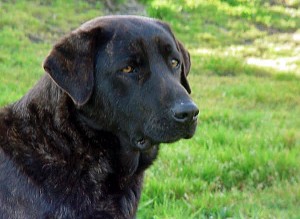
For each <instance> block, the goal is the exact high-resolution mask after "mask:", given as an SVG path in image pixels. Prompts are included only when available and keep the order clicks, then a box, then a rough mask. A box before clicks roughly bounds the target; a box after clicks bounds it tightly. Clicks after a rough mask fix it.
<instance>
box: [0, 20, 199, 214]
mask: <svg viewBox="0 0 300 219" xmlns="http://www.w3.org/2000/svg"><path fill="white" fill-rule="evenodd" d="M174 58H175V59H176V60H178V61H179V65H178V67H176V66H175V67H174V66H171V65H170V62H171V60H172V59H174ZM128 65H130V66H133V67H134V68H133V70H132V72H130V73H125V72H124V71H123V70H122V69H123V68H125V67H126V66H128ZM44 69H45V71H46V74H45V75H44V76H43V77H42V78H41V80H40V81H39V82H38V83H37V84H36V85H35V86H34V87H33V88H32V89H31V90H30V91H29V92H28V93H27V94H26V95H25V96H24V97H23V98H22V99H21V100H19V101H17V102H16V103H14V104H12V105H9V106H7V107H5V108H2V109H0V218H3V219H4V218H5V219H24V218H30V219H33V218H64V219H68V218H69V219H74V218H78V219H79V218H82V219H86V218H114V219H115V218H117V219H118V218H134V217H135V215H136V211H137V206H138V201H139V199H140V194H141V189H142V182H143V174H144V170H145V169H146V168H147V167H149V166H150V165H151V164H152V162H153V161H154V160H155V158H156V156H157V153H158V149H159V143H162V142H165V143H168V142H174V141H176V140H178V139H180V138H190V137H192V136H193V134H194V132H195V128H196V123H197V121H196V120H197V114H198V109H197V107H196V106H195V104H194V103H193V102H192V101H191V99H190V97H189V95H188V93H190V87H189V84H188V82H187V79H186V76H187V74H188V72H189V69H190V59H189V54H188V52H187V51H186V50H185V49H184V47H183V45H182V44H181V43H180V42H179V41H177V40H176V39H175V38H174V35H173V34H172V32H171V30H170V28H169V27H168V25H166V24H165V23H162V22H160V21H158V20H154V19H148V18H143V17H134V16H109V17H101V18H96V19H94V20H91V21H89V22H87V23H85V24H83V25H82V26H81V27H79V28H78V29H76V30H75V31H73V32H71V33H70V34H69V35H67V36H66V37H64V38H63V39H62V40H61V41H59V42H58V43H57V44H56V45H55V46H54V47H53V49H52V51H51V52H50V54H49V55H48V57H47V58H46V60H45V62H44ZM182 106H183V107H184V113H182ZM178 109H179V112H178ZM186 111H188V112H186Z"/></svg>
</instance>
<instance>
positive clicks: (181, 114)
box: [172, 102, 199, 123]
mask: <svg viewBox="0 0 300 219" xmlns="http://www.w3.org/2000/svg"><path fill="white" fill-rule="evenodd" d="M172 113H173V118H174V119H175V120H176V121H177V122H180V123H188V122H192V121H196V120H197V118H198V114H199V109H198V107H197V106H196V104H195V103H193V102H188V103H177V104H176V105H175V106H174V107H173V108H172Z"/></svg>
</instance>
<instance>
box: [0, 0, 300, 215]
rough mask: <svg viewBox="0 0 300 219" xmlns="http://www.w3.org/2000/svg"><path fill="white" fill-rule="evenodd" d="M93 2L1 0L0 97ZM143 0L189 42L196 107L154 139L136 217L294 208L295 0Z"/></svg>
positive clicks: (297, 113)
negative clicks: (185, 125) (193, 122)
mask: <svg viewBox="0 0 300 219" xmlns="http://www.w3.org/2000/svg"><path fill="white" fill-rule="evenodd" d="M95 2H96V1H87V2H84V1H74V2H73V1H41V3H39V2H38V1H20V0H19V1H15V3H14V4H12V3H8V2H4V1H0V14H1V19H0V51H1V52H0V75H1V77H0V82H1V83H0V105H5V104H8V103H10V102H12V101H15V100H17V99H18V98H19V97H21V96H22V95H23V94H24V93H25V92H26V91H27V90H28V89H29V88H30V87H31V86H32V85H33V84H34V83H35V82H36V80H37V79H38V78H39V77H40V75H41V74H43V70H42V68H41V63H42V61H43V59H44V57H45V56H46V55H47V53H48V52H49V50H50V48H51V45H52V44H53V43H54V41H55V40H57V39H58V38H59V37H61V36H62V35H63V34H64V33H66V32H68V31H69V30H71V29H73V28H74V27H77V26H78V25H79V24H80V23H82V22H84V21H86V20H88V19H90V18H92V17H94V16H99V15H102V14H103V12H102V11H103V6H102V5H101V4H96V3H95ZM142 2H143V3H144V4H145V5H147V11H148V14H149V15H150V16H154V17H157V18H161V19H163V20H165V21H167V22H169V23H170V24H171V26H172V28H173V30H174V31H175V33H176V36H177V37H178V38H179V39H180V40H181V41H182V42H183V43H184V44H185V45H186V47H187V48H188V49H189V51H190V53H191V56H192V70H191V73H190V75H189V79H190V81H191V87H192V96H193V98H194V100H195V102H196V103H197V104H198V105H199V107H200V110H201V115H200V120H199V127H198V129H197V132H196V135H195V137H194V138H193V139H191V140H182V141H179V142H178V143H175V144H172V145H162V147H161V151H160V155H159V158H158V160H157V161H156V162H155V164H154V165H153V166H152V167H151V168H150V169H149V170H148V171H147V172H146V178H145V185H144V191H143V195H142V201H141V203H140V208H139V212H138V218H149V219H150V218H153V219H154V218H178V219H181V218H300V212H299V206H300V198H299V197H300V181H299V180H300V159H299V158H300V56H299V51H300V29H299V27H300V10H299V9H297V8H296V7H299V6H300V1H298V0H287V1H285V2H286V5H285V6H283V5H282V3H281V1H279V0H278V1H276V0H275V1H274V0H273V1H272V2H273V3H274V4H272V5H270V4H268V3H266V2H267V1H263V0H255V1H246V0H227V1H225V0H223V1H221V0H214V1H205V0H175V1H171V0H148V1H147V0H143V1H142Z"/></svg>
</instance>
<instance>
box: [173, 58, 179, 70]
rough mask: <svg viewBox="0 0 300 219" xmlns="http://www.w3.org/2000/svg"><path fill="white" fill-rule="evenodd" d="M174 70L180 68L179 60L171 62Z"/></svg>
mask: <svg viewBox="0 0 300 219" xmlns="http://www.w3.org/2000/svg"><path fill="white" fill-rule="evenodd" d="M171 65H172V68H178V67H179V61H178V60H177V59H172V60H171Z"/></svg>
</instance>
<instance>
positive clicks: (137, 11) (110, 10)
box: [104, 0, 147, 16]
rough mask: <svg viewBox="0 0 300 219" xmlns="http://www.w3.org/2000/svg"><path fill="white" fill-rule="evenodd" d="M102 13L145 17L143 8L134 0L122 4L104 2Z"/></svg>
mask: <svg viewBox="0 0 300 219" xmlns="http://www.w3.org/2000/svg"><path fill="white" fill-rule="evenodd" d="M104 13H105V14H107V15H109V14H119V15H142V16H146V15H147V12H146V9H145V6H144V5H142V4H140V3H138V2H137V1H136V0H126V1H125V2H124V3H118V2H117V0H105V10H104Z"/></svg>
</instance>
